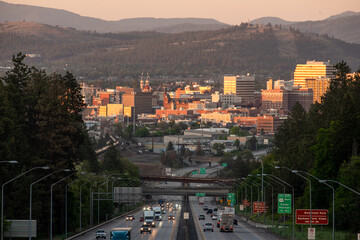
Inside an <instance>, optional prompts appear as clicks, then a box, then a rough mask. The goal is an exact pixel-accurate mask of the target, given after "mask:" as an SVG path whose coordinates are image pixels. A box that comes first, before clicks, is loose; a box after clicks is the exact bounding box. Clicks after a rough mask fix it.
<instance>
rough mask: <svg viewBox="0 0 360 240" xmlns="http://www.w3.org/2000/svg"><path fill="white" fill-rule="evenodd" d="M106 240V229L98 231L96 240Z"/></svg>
mask: <svg viewBox="0 0 360 240" xmlns="http://www.w3.org/2000/svg"><path fill="white" fill-rule="evenodd" d="M99 238H101V239H106V231H105V230H104V229H99V230H97V231H96V239H99Z"/></svg>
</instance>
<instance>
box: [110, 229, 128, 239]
mask: <svg viewBox="0 0 360 240" xmlns="http://www.w3.org/2000/svg"><path fill="white" fill-rule="evenodd" d="M131 239H132V238H131V228H113V229H111V230H110V240H131Z"/></svg>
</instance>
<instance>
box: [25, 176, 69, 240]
mask: <svg viewBox="0 0 360 240" xmlns="http://www.w3.org/2000/svg"><path fill="white" fill-rule="evenodd" d="M61 171H64V172H69V171H70V169H61V170H57V171H55V172H52V173H50V174H48V175H46V176H45V177H43V178H40V179H39V180H37V181H35V182H33V183H32V184H31V185H30V207H29V209H30V212H29V233H28V235H29V239H30V240H31V238H32V235H31V218H32V188H33V186H34V185H35V184H36V183H38V182H40V181H42V180H44V179H45V178H48V177H50V176H51V175H53V174H55V173H58V172H61Z"/></svg>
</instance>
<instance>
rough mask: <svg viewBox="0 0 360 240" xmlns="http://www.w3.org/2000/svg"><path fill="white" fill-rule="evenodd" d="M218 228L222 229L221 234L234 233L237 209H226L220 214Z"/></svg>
mask: <svg viewBox="0 0 360 240" xmlns="http://www.w3.org/2000/svg"><path fill="white" fill-rule="evenodd" d="M218 214H219V217H218V222H217V227H220V231H221V232H232V231H234V217H235V209H234V208H231V207H225V210H220V211H219V212H218Z"/></svg>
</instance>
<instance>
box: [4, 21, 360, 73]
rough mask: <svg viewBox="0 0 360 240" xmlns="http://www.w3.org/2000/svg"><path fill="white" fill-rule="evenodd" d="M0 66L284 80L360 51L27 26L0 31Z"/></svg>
mask: <svg viewBox="0 0 360 240" xmlns="http://www.w3.org/2000/svg"><path fill="white" fill-rule="evenodd" d="M0 39H1V42H2V43H3V44H1V45H0V52H1V53H2V54H1V55H0V66H8V64H9V63H10V59H11V56H13V55H16V54H17V53H18V52H23V53H25V54H30V55H31V56H35V57H32V58H31V57H29V58H28V59H27V61H28V62H29V63H30V64H34V65H35V66H38V67H39V68H46V69H48V70H49V71H50V72H59V71H60V72H61V71H65V70H66V71H70V72H72V73H74V74H75V75H77V76H85V77H86V78H88V79H96V78H101V77H108V76H117V77H120V76H122V77H124V76H137V75H138V73H139V72H144V71H145V72H152V74H153V75H154V76H155V75H156V76H200V75H202V76H208V77H211V76H219V75H222V74H224V73H234V74H235V73H239V74H246V73H248V72H250V73H254V74H256V75H257V76H263V77H265V76H266V77H272V78H279V77H280V78H285V79H289V78H290V77H291V74H292V73H293V71H294V69H295V67H296V64H299V63H305V62H306V61H307V60H309V59H316V60H318V61H327V60H330V61H331V62H332V63H334V64H335V63H337V62H339V61H341V60H345V61H346V62H348V63H349V65H350V66H351V68H353V69H357V68H358V67H359V66H360V45H359V44H349V43H346V42H343V41H341V40H337V39H333V38H330V37H327V36H321V35H316V34H308V33H302V32H300V31H298V30H295V29H293V28H291V29H286V28H283V27H280V26H260V25H252V24H246V23H243V24H241V25H239V26H232V27H228V28H222V29H219V30H212V31H197V32H182V33H172V34H166V33H158V32H150V31H146V32H128V33H117V34H115V33H107V34H99V33H95V32H88V31H78V30H76V29H73V28H64V27H61V26H58V27H55V26H51V25H44V24H38V23H29V22H17V23H3V24H0Z"/></svg>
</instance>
